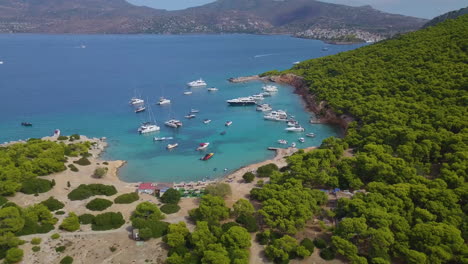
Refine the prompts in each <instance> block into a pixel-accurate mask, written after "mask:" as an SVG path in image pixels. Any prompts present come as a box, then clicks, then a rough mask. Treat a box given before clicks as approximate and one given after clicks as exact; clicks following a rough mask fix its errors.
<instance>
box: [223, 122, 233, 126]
mask: <svg viewBox="0 0 468 264" xmlns="http://www.w3.org/2000/svg"><path fill="white" fill-rule="evenodd" d="M224 125H225V126H227V127H228V126H231V125H232V121H227V122H226V123H225V124H224Z"/></svg>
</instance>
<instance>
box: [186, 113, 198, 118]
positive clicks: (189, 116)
mask: <svg viewBox="0 0 468 264" xmlns="http://www.w3.org/2000/svg"><path fill="white" fill-rule="evenodd" d="M195 117H196V115H194V114H187V115H186V116H185V118H187V119H192V118H195Z"/></svg>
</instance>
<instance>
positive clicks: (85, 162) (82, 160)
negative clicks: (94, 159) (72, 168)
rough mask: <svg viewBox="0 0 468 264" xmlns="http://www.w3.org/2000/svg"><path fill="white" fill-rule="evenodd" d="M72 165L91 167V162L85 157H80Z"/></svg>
mask: <svg viewBox="0 0 468 264" xmlns="http://www.w3.org/2000/svg"><path fill="white" fill-rule="evenodd" d="M73 163H75V164H78V165H81V166H87V165H91V161H89V159H88V158H86V157H82V158H80V159H79V160H75V161H74V162H73Z"/></svg>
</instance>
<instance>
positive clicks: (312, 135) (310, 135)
mask: <svg viewBox="0 0 468 264" xmlns="http://www.w3.org/2000/svg"><path fill="white" fill-rule="evenodd" d="M306 136H308V137H315V134H314V133H307V134H306Z"/></svg>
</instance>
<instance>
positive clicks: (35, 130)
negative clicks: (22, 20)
mask: <svg viewBox="0 0 468 264" xmlns="http://www.w3.org/2000/svg"><path fill="white" fill-rule="evenodd" d="M360 46H362V45H360V44H356V45H339V46H336V45H327V44H325V43H324V42H322V41H318V40H309V39H299V38H293V37H290V36H282V35H275V36H264V35H244V34H226V35H34V34H17V35H16V34H5V35H0V61H1V62H3V63H0V131H1V132H0V142H7V141H13V140H20V139H28V138H39V137H44V136H49V135H51V134H52V133H53V131H54V130H55V129H60V130H61V132H62V135H70V134H75V133H77V134H81V135H87V136H89V137H106V138H107V141H108V143H109V147H108V148H107V149H106V151H105V153H104V154H103V158H104V159H111V160H115V159H118V160H126V161H127V163H126V165H125V166H124V167H122V168H121V169H120V171H119V176H120V178H121V179H122V180H124V181H127V182H139V181H152V182H180V181H192V180H195V181H196V180H204V179H214V178H218V177H222V176H223V175H225V174H228V173H230V172H232V171H234V170H236V169H238V168H240V167H242V166H245V165H248V164H251V163H256V162H260V161H263V160H265V159H269V158H272V157H273V156H274V155H275V153H274V152H273V151H269V150H267V148H268V147H285V146H284V145H280V144H278V142H277V141H278V140H279V139H285V140H287V141H288V145H290V144H291V143H292V142H295V143H296V144H297V145H298V147H310V146H319V145H320V143H321V141H322V140H323V139H325V138H327V137H330V136H339V135H340V130H339V129H338V128H336V127H333V126H330V125H325V124H310V123H309V122H308V121H309V119H310V118H311V117H313V114H311V113H309V112H307V111H306V109H305V106H304V103H303V102H302V100H301V98H300V97H299V96H298V95H296V94H294V93H293V88H292V87H290V86H287V85H277V84H275V85H277V86H278V89H279V91H278V92H277V93H276V94H274V95H273V96H271V97H267V98H266V99H265V100H264V101H263V102H262V103H268V104H271V105H272V106H273V108H274V109H281V110H285V111H287V112H288V114H290V115H293V116H294V117H295V119H296V120H298V121H299V122H300V124H301V125H302V126H303V127H304V128H305V129H306V131H305V132H304V133H291V132H289V133H288V132H286V131H285V130H284V129H285V128H286V124H285V123H280V122H273V121H265V120H264V119H263V113H261V112H257V111H255V107H253V106H245V107H232V106H228V104H227V103H226V100H228V99H231V98H236V97H240V96H249V95H252V94H257V93H260V92H262V86H263V85H264V84H263V83H261V82H249V83H237V84H234V83H230V82H228V81H227V79H228V78H230V77H237V76H248V75H254V74H258V73H262V72H265V71H269V70H275V69H276V70H285V69H288V68H291V67H292V66H293V63H294V62H296V61H303V60H307V59H311V58H317V57H322V56H328V55H332V54H336V53H339V52H343V51H347V50H351V49H355V48H358V47H360ZM199 78H203V79H204V80H205V81H206V82H207V83H208V86H207V87H216V88H218V89H219V90H218V91H216V92H209V91H207V87H199V88H188V87H187V86H186V83H187V82H189V81H193V80H196V79H199ZM189 90H190V91H192V94H191V95H184V91H189ZM133 96H139V97H141V98H143V99H144V100H145V101H146V106H147V109H149V110H151V111H148V110H147V111H146V112H143V113H138V114H136V113H135V112H134V108H133V107H131V106H130V105H129V100H130V98H132V97H133ZM160 97H166V98H168V99H170V100H171V104H170V105H164V106H159V105H156V102H157V101H158V100H159V98H160ZM191 109H197V110H199V113H197V114H196V118H193V119H190V120H189V119H185V118H184V116H185V115H186V114H187V113H188V112H189V111H190V110H191ZM150 112H151V113H152V114H153V116H154V118H155V120H156V122H157V124H158V125H159V126H160V127H161V130H160V131H159V132H156V133H152V134H148V135H139V134H138V133H137V128H138V127H139V125H140V124H141V123H142V122H145V121H148V119H149V118H150V117H151V115H150V114H149V113H150ZM171 118H176V119H179V120H181V121H182V122H183V126H182V127H181V128H179V129H173V128H169V127H166V126H164V122H165V121H167V120H169V119H171ZM204 119H211V120H212V122H211V123H209V124H204V123H203V122H202V121H203V120H204ZM227 121H232V125H231V126H229V127H226V126H225V123H226V122H227ZM21 122H30V123H32V124H33V126H32V127H23V126H21V125H20V124H21ZM223 131H225V133H224V135H221V133H222V132H223ZM305 133H315V134H316V137H315V138H310V137H305ZM153 137H173V138H174V139H173V140H170V141H164V142H154V141H153ZM300 137H304V138H305V142H304V143H300V142H298V139H299V138H300ZM202 142H209V143H210V145H209V147H208V149H207V150H206V151H196V150H195V149H196V148H197V146H198V145H199V144H200V143H202ZM169 143H171V144H172V143H178V144H179V146H178V147H177V148H175V149H173V150H170V151H168V150H167V149H166V146H167V144H169ZM206 153H214V156H213V157H212V158H211V159H210V160H208V161H201V160H200V158H201V157H203V156H204V155H205V154H206Z"/></svg>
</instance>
